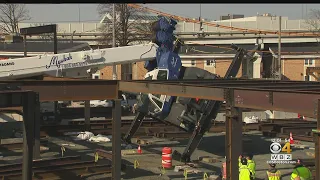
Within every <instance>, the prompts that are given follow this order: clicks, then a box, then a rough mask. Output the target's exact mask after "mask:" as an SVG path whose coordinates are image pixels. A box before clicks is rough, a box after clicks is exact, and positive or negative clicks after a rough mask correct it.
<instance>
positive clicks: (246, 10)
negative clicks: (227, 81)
mask: <svg viewBox="0 0 320 180" xmlns="http://www.w3.org/2000/svg"><path fill="white" fill-rule="evenodd" d="M97 6H98V4H27V5H26V7H27V9H28V10H29V15H30V17H31V18H32V19H31V20H29V21H28V22H38V23H40V22H42V23H48V22H50V23H59V22H79V20H80V22H99V21H100V19H101V17H99V14H98V13H97ZM144 6H148V7H150V8H153V9H156V10H159V11H163V12H167V13H171V14H176V15H179V16H184V17H189V18H197V17H199V15H200V4H181V3H180V4H145V5H144ZM310 9H320V4H244V3H241V4H202V5H201V16H202V17H203V18H206V19H210V20H218V19H219V17H220V16H221V15H227V14H243V15H245V16H246V17H247V16H255V15H257V13H259V14H263V13H271V14H272V15H277V16H279V15H280V16H286V17H289V19H303V18H305V17H306V12H307V10H308V11H310Z"/></svg>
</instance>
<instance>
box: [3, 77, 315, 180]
mask: <svg viewBox="0 0 320 180" xmlns="http://www.w3.org/2000/svg"><path fill="white" fill-rule="evenodd" d="M1 83H2V84H3V85H4V86H9V85H10V86H16V87H18V88H20V91H19V90H17V91H11V92H10V93H19V92H27V90H29V91H30V90H31V91H34V92H36V93H38V94H39V101H58V100H91V99H118V95H119V94H121V93H120V91H127V92H143V93H153V94H165V95H171V96H182V97H191V98H203V99H211V100H217V101H226V116H227V119H226V156H227V171H228V173H227V174H228V179H229V180H236V179H238V160H237V159H238V156H239V155H240V154H241V152H240V151H241V149H242V148H232V147H234V146H236V147H239V146H242V144H241V142H242V141H241V139H242V128H241V125H242V118H241V110H242V109H243V108H252V109H264V110H278V111H285V112H296V113H299V114H302V115H304V116H307V117H315V118H317V119H318V123H317V124H318V125H317V128H318V130H320V123H319V122H320V113H319V112H320V104H319V102H320V101H319V99H320V92H319V90H320V83H319V82H304V81H273V80H244V79H221V80H218V79H217V80H210V81H206V80H196V81H195V80H187V81H186V80H184V81H181V80H180V81H145V80H144V81H107V80H64V81H61V80H60V81H0V84H1ZM21 90H23V91H21ZM0 92H1V91H0ZM30 93H31V92H30ZM31 94H32V93H31ZM31 96H33V97H31ZM12 97H13V96H10V95H8V93H7V92H6V91H3V92H1V99H4V100H5V101H1V103H2V104H1V105H0V108H2V107H5V105H7V106H10V107H12V106H21V105H23V104H22V103H20V104H12V103H11V104H10V103H8V102H11V101H10V99H11V98H12ZM30 98H31V99H32V98H35V99H36V96H35V94H33V95H30ZM4 102H6V103H8V104H5V103H4ZM29 103H30V102H29ZM114 104H116V107H115V109H114V111H113V112H114V113H113V116H114V118H115V121H114V122H119V123H120V115H119V114H120V107H119V104H120V103H119V102H118V100H116V102H115V103H114ZM29 107H34V106H31V105H30V106H29ZM26 108H28V107H27V106H26ZM117 108H118V109H117ZM24 110H25V109H24ZM24 112H30V113H31V114H30V113H24V120H25V121H29V119H32V117H33V116H34V114H35V111H34V108H29V109H28V110H26V111H24ZM31 121H32V120H31ZM30 126H31V125H30ZM112 126H113V131H112V132H113V134H112V135H113V138H112V139H113V148H114V149H113V153H114V154H113V161H112V163H113V171H112V172H113V175H112V176H113V178H114V179H116V178H118V177H119V176H120V168H121V164H120V163H118V164H117V163H116V162H119V161H121V154H120V148H121V147H120V145H121V142H120V133H117V132H120V130H119V124H117V123H112ZM318 130H317V131H318ZM30 131H31V134H33V133H34V134H38V132H39V129H37V128H35V129H34V126H32V127H30V128H29V129H28V128H26V131H25V132H26V134H28V133H30ZM317 131H316V132H317ZM314 134H315V144H316V150H315V152H316V153H315V154H316V179H320V164H319V162H320V151H319V150H320V148H319V146H320V137H319V134H318V133H314ZM28 137H29V136H28ZM29 138H30V137H29ZM29 140H30V139H29ZM30 141H31V140H30ZM30 141H28V140H27V141H26V142H30ZM24 148H26V149H28V150H30V149H31V148H33V147H32V146H31V147H30V145H29V146H24ZM31 151H32V149H31ZM27 152H30V151H27ZM24 153H26V151H24ZM30 156H31V157H32V154H31V155H30V154H29V156H27V157H28V158H30ZM27 157H24V158H25V160H26V161H24V162H25V166H24V172H28V173H27V174H28V175H26V176H24V180H27V179H28V180H29V179H30V178H29V177H30V174H32V173H29V170H30V171H31V167H30V166H31V165H32V161H31V164H28V162H30V159H27ZM31 159H32V158H31ZM119 166H120V167H119Z"/></svg>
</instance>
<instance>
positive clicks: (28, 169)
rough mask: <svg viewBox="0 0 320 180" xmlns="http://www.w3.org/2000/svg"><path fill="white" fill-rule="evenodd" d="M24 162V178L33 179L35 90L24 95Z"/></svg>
mask: <svg viewBox="0 0 320 180" xmlns="http://www.w3.org/2000/svg"><path fill="white" fill-rule="evenodd" d="M22 98H23V124H24V131H23V162H22V179H23V180H31V179H32V162H33V161H32V159H33V158H32V156H33V137H34V118H35V117H34V115H35V98H36V94H35V92H27V93H25V94H24V95H23V97H22Z"/></svg>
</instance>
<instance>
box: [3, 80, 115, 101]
mask: <svg viewBox="0 0 320 180" xmlns="http://www.w3.org/2000/svg"><path fill="white" fill-rule="evenodd" d="M0 83H14V84H18V85H19V86H21V89H22V90H31V91H35V92H38V93H39V95H40V101H69V100H70V101H71V100H72V101H82V100H92V99H115V98H118V85H117V84H118V82H117V81H108V80H95V81H92V80H66V81H56V80H52V81H0Z"/></svg>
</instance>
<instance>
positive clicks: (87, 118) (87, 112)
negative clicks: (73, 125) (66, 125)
mask: <svg viewBox="0 0 320 180" xmlns="http://www.w3.org/2000/svg"><path fill="white" fill-rule="evenodd" d="M84 124H85V128H86V130H88V131H89V130H90V101H84Z"/></svg>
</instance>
